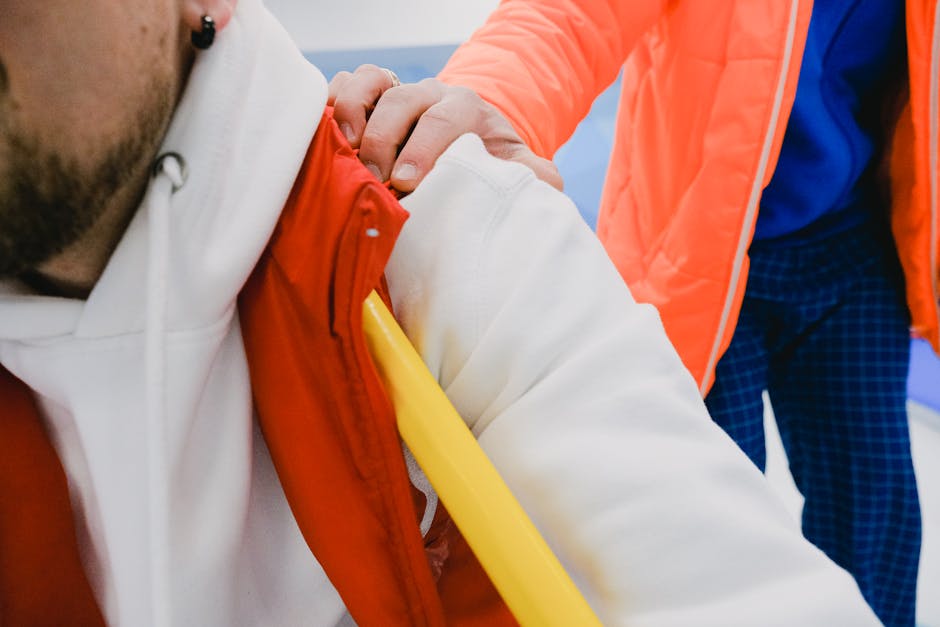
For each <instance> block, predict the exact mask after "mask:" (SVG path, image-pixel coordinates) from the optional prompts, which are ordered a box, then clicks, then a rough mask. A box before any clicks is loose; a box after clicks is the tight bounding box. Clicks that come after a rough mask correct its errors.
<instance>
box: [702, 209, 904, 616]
mask: <svg viewBox="0 0 940 627" xmlns="http://www.w3.org/2000/svg"><path fill="white" fill-rule="evenodd" d="M750 259H751V266H750V272H749V274H748V279H747V287H746V290H745V296H744V304H743V307H742V309H741V313H740V319H739V321H738V324H737V327H736V328H735V331H734V336H733V338H732V340H731V344H730V346H729V348H728V350H727V352H726V353H725V354H724V355H723V356H722V358H721V359H720V361H719V362H718V367H717V369H716V373H715V385H714V387H713V388H712V389H711V391H710V392H709V394H708V396H707V398H706V405H707V406H708V409H709V412H710V413H711V415H712V418H713V419H714V420H715V422H717V423H718V424H719V425H720V426H721V427H722V428H723V429H724V430H725V431H726V432H727V433H728V434H729V435H730V436H731V437H732V438H733V439H734V440H735V441H736V442H737V443H738V445H739V446H740V447H741V448H742V449H743V450H744V452H745V453H747V455H748V456H749V457H750V458H751V460H752V461H753V462H754V463H755V464H757V466H758V467H759V468H760V469H761V470H764V466H765V461H766V452H765V446H764V425H763V405H762V399H761V393H762V391H763V390H767V392H768V395H769V396H770V401H771V405H772V407H773V410H774V415H775V418H776V421H777V426H778V428H779V431H780V436H781V439H782V440H783V444H784V448H785V449H786V453H787V458H788V460H789V463H790V471H791V472H792V474H793V478H794V480H795V482H796V485H797V487H798V488H799V490H800V492H802V493H803V496H804V497H805V499H806V500H805V504H804V507H803V533H804V535H805V536H806V537H807V538H808V539H809V540H810V541H811V542H813V543H814V544H815V545H816V546H818V547H819V548H820V549H822V550H823V551H824V552H825V553H826V554H827V555H828V556H829V557H830V558H831V559H832V560H833V561H835V562H836V563H837V564H839V565H840V566H842V567H843V568H845V569H846V570H848V571H849V572H850V573H852V575H853V576H854V577H855V579H856V581H857V582H858V585H859V588H860V589H861V591H862V594H863V595H864V597H865V599H866V600H867V601H868V603H869V604H870V605H871V606H872V608H873V609H874V611H875V613H876V614H877V615H878V617H879V618H880V619H881V620H882V622H884V623H885V625H888V626H889V627H894V626H904V627H910V626H912V625H914V610H915V597H916V588H917V566H918V560H919V557H920V542H921V514H920V505H919V502H918V497H917V485H916V481H915V478H914V468H913V464H912V462H911V444H910V434H909V431H908V423H907V411H906V396H907V388H906V384H907V373H908V359H909V352H910V337H909V330H908V325H909V322H908V321H909V317H908V310H907V306H906V304H905V301H904V288H903V285H904V279H903V275H902V274H901V271H900V268H899V264H898V261H897V256H896V253H895V250H894V246H893V243H892V242H891V240H890V236H889V235H888V234H887V227H884V228H877V227H873V226H871V225H862V226H859V227H854V228H852V229H850V230H849V231H848V232H842V233H839V234H837V235H832V236H828V237H826V238H823V239H821V240H818V241H816V242H813V243H809V244H799V245H795V246H779V245H777V246H774V245H772V244H765V243H763V242H755V244H753V245H752V246H751V250H750Z"/></svg>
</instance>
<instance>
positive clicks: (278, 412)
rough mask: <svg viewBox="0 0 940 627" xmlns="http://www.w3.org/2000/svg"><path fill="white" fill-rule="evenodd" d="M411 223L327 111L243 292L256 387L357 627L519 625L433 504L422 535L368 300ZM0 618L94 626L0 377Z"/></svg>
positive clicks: (26, 403)
mask: <svg viewBox="0 0 940 627" xmlns="http://www.w3.org/2000/svg"><path fill="white" fill-rule="evenodd" d="M406 217H407V214H406V212H405V211H404V209H402V208H401V206H400V205H399V204H398V203H397V202H396V201H395V199H394V198H393V197H392V195H391V194H390V193H389V192H388V191H387V190H386V189H385V188H384V187H382V186H381V185H380V184H379V183H378V182H376V181H375V180H374V179H373V177H372V176H371V174H369V173H368V171H367V170H365V168H364V167H363V166H362V165H361V164H360V163H359V161H358V159H357V158H356V156H355V155H354V153H353V152H352V150H351V149H350V148H349V146H348V144H347V143H346V141H345V139H343V137H342V135H341V134H340V132H339V130H338V129H337V127H336V125H335V123H333V121H332V118H331V116H330V113H329V112H327V114H326V116H325V117H324V120H323V121H322V122H321V124H320V127H319V129H318V131H317V134H316V136H315V137H314V140H313V142H312V144H311V146H310V149H309V151H308V153H307V157H306V159H305V162H304V165H303V167H302V169H301V172H300V175H299V177H298V179H297V181H296V182H295V184H294V189H293V191H292V193H291V196H290V198H289V200H288V202H287V205H286V206H285V208H284V211H283V213H282V215H281V219H280V221H279V223H278V225H277V228H276V230H275V232H274V235H273V236H272V238H271V241H270V242H269V244H268V247H267V249H266V250H265V252H264V253H263V255H262V257H261V260H260V261H259V263H258V265H257V266H256V268H255V271H254V273H253V274H252V276H251V278H250V279H249V281H248V283H247V284H246V285H245V287H244V289H243V291H242V294H241V296H240V298H239V311H240V317H241V324H242V332H243V336H244V339H245V348H246V352H247V355H248V364H249V368H250V371H251V380H252V392H253V395H254V401H255V406H256V410H257V415H258V419H259V422H260V424H261V428H262V431H263V433H264V438H265V441H266V443H267V445H268V448H269V450H270V452H271V456H272V458H273V460H274V464H275V467H276V469H277V472H278V476H279V478H280V480H281V483H282V485H283V487H284V492H285V494H286V495H287V500H288V502H289V504H290V506H291V510H292V512H293V514H294V517H295V518H296V520H297V523H298V525H299V527H300V529H301V532H302V533H303V535H304V538H305V539H306V541H307V544H308V545H309V546H310V548H311V551H312V552H313V554H314V555H315V556H316V559H317V560H318V561H319V562H320V564H321V565H322V566H323V568H324V570H325V571H326V573H327V575H328V576H329V578H330V580H331V581H332V583H333V585H334V586H335V587H336V588H337V590H338V591H339V593H340V596H341V597H342V598H343V601H344V602H345V604H346V607H347V608H348V610H349V612H350V613H351V614H352V617H353V618H354V619H355V621H356V622H357V623H358V624H359V625H363V626H369V625H376V626H382V627H386V626H389V627H394V626H400V627H411V626H415V625H428V626H431V625H434V626H443V625H445V624H446V625H513V624H515V621H514V619H513V618H512V616H511V615H510V614H509V611H508V610H507V608H506V606H505V604H504V603H503V602H502V600H501V599H500V598H499V596H498V594H497V593H496V591H495V589H494V588H493V587H492V584H491V583H490V581H489V579H488V578H487V577H486V575H485V573H484V572H483V571H482V569H481V568H480V566H479V563H478V562H477V561H476V558H475V557H474V556H473V554H472V553H471V552H470V550H469V548H468V547H467V545H466V542H465V541H464V540H463V538H462V537H461V536H460V534H459V533H458V531H457V529H456V527H455V526H454V525H453V524H452V523H451V522H450V520H449V518H448V517H447V515H446V512H445V511H444V510H443V508H440V509H439V511H438V515H437V516H436V517H435V521H434V524H433V525H432V528H431V531H430V532H429V533H428V534H427V538H426V539H425V538H422V537H421V534H420V531H419V530H418V520H419V519H420V516H421V514H422V513H423V509H424V497H423V495H421V493H420V492H418V491H417V490H415V489H414V488H413V487H412V486H411V484H410V482H409V479H408V471H407V469H406V465H405V462H404V458H403V456H402V445H401V442H400V440H399V437H398V432H397V429H396V426H395V415H394V411H393V409H392V406H391V405H390V402H389V400H388V398H387V396H386V394H385V392H384V389H383V388H382V384H381V381H380V380H379V378H378V374H377V372H376V369H375V367H374V365H373V363H372V360H371V358H370V356H369V353H368V351H367V349H366V344H365V338H364V336H363V333H362V304H363V300H364V299H365V297H366V295H367V294H368V293H369V292H370V290H372V289H380V290H381V288H382V286H383V278H382V273H383V269H384V267H385V263H386V261H387V259H388V256H389V254H390V253H391V250H392V246H393V245H394V242H395V239H396V237H397V235H398V232H399V230H400V229H401V226H402V224H403V223H404V221H405V219H406ZM0 407H2V410H0V624H4V625H30V626H33V625H49V626H52V625H55V626H59V627H62V626H69V625H75V626H79V625H81V626H83V627H87V626H93V625H103V624H104V620H103V618H102V615H101V613H100V611H99V609H98V607H97V605H96V602H95V599H94V596H93V594H92V590H91V587H90V585H89V584H88V581H87V579H86V577H85V573H84V571H83V569H82V565H81V562H80V558H79V552H78V547H77V543H76V538H75V530H74V528H73V524H72V511H71V507H70V504H69V496H68V485H67V482H66V478H65V473H64V471H63V469H62V466H61V464H60V462H59V460H58V457H57V456H56V453H55V450H54V448H53V447H52V445H51V443H50V442H49V440H48V437H47V435H46V433H45V432H44V430H43V427H42V422H41V419H40V418H39V414H38V411H37V409H36V405H35V402H34V401H33V398H32V395H31V393H30V392H29V390H28V389H27V388H26V386H25V385H24V384H23V383H22V382H20V381H19V380H17V379H15V378H14V377H13V376H12V375H11V374H10V373H9V372H7V371H6V370H3V369H2V368H0Z"/></svg>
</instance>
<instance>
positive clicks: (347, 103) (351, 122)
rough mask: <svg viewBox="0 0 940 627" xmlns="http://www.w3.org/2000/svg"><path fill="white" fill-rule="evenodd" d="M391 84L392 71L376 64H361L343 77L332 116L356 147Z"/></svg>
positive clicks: (334, 101) (334, 102)
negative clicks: (379, 101)
mask: <svg viewBox="0 0 940 627" xmlns="http://www.w3.org/2000/svg"><path fill="white" fill-rule="evenodd" d="M396 80H397V79H396ZM392 85H393V80H392V77H391V76H390V75H389V72H386V71H385V70H383V69H382V68H380V67H378V66H376V65H360V66H359V67H358V68H356V71H355V72H353V74H352V75H351V76H350V77H348V78H345V77H344V78H343V79H342V82H341V84H340V86H339V87H340V89H338V90H337V93H336V96H335V98H334V100H333V117H334V118H335V119H336V123H337V124H339V128H340V130H342V131H343V134H344V135H345V136H346V139H347V140H349V143H350V144H352V145H353V147H356V146H358V145H359V142H360V140H361V138H362V134H363V131H364V130H365V127H366V121H367V120H368V118H369V114H371V113H372V109H373V108H374V107H375V104H376V102H378V100H379V98H380V97H381V96H382V94H383V93H384V92H385V91H386V90H387V89H389V88H390V87H392Z"/></svg>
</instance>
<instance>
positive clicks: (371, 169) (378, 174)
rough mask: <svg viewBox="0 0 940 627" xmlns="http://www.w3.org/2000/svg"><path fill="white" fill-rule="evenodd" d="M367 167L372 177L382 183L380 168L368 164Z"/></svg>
mask: <svg viewBox="0 0 940 627" xmlns="http://www.w3.org/2000/svg"><path fill="white" fill-rule="evenodd" d="M365 165H366V169H367V170H368V171H369V172H371V173H372V176H374V177H375V178H377V179H379V180H380V181H381V180H382V172H381V171H379V167H378V166H377V165H375V164H374V163H367V164H365Z"/></svg>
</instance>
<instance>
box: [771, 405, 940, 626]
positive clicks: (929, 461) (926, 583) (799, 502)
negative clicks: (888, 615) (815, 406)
mask: <svg viewBox="0 0 940 627" xmlns="http://www.w3.org/2000/svg"><path fill="white" fill-rule="evenodd" d="M764 401H765V403H764V406H765V407H766V411H765V420H764V422H765V427H766V430H767V477H768V479H769V480H770V482H771V483H772V484H773V485H774V486H775V487H776V488H777V489H778V490H779V491H780V494H781V496H782V497H783V499H784V501H785V502H786V503H787V505H788V506H789V507H790V509H791V511H792V512H793V515H794V517H799V512H800V508H801V507H802V506H803V497H801V496H800V493H799V492H797V490H796V486H794V485H793V480H792V478H791V477H790V473H789V470H788V469H787V460H786V456H785V455H784V452H783V447H782V446H781V444H780V438H779V436H778V434H777V428H776V426H775V425H774V421H773V414H772V411H771V409H770V407H769V404H768V403H767V402H766V401H767V399H766V398H765V399H764ZM908 413H909V416H910V423H911V446H912V449H913V453H914V469H915V471H916V472H917V481H918V489H919V491H920V500H921V511H922V513H923V517H924V536H923V546H922V549H921V557H920V578H919V581H918V587H917V624H918V626H919V627H940V413H937V412H935V411H932V410H930V409H929V408H927V407H925V406H923V405H918V404H917V403H914V402H911V403H909V405H908Z"/></svg>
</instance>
